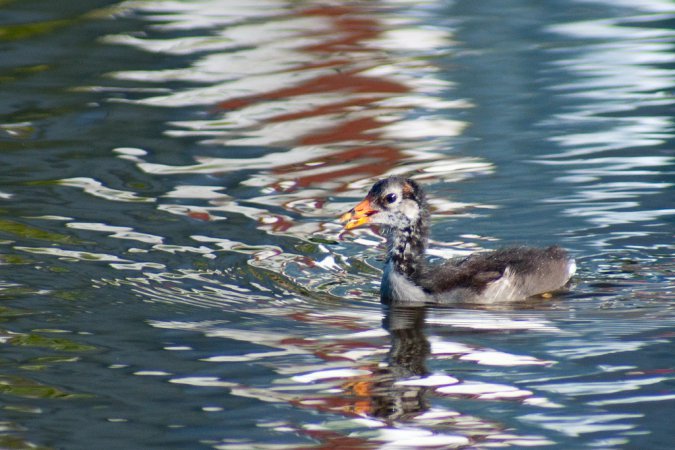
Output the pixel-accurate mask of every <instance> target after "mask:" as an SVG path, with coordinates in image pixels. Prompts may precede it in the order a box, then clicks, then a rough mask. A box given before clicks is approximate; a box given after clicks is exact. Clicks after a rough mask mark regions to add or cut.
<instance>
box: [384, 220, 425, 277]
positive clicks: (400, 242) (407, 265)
mask: <svg viewBox="0 0 675 450" xmlns="http://www.w3.org/2000/svg"><path fill="white" fill-rule="evenodd" d="M427 234H428V231H427V227H426V223H425V221H424V220H423V219H421V220H419V221H417V222H416V223H413V224H411V225H409V226H406V227H402V228H396V229H394V230H393V231H392V232H391V234H390V235H389V237H388V239H387V242H388V245H389V252H388V254H389V258H388V259H389V260H390V261H391V262H392V263H393V266H394V270H396V271H397V272H399V273H401V274H404V275H406V276H408V277H410V278H414V275H415V273H416V272H418V271H419V268H420V267H419V266H420V264H421V263H422V257H423V256H424V252H425V250H426V247H427Z"/></svg>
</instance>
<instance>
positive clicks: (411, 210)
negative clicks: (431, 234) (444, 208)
mask: <svg viewBox="0 0 675 450" xmlns="http://www.w3.org/2000/svg"><path fill="white" fill-rule="evenodd" d="M426 208H427V205H426V198H425V195H424V191H423V190H422V188H421V187H420V185H419V184H417V183H416V182H415V181H413V180H410V179H407V178H403V177H389V178H385V179H382V180H380V181H378V182H377V183H375V184H374V185H373V187H372V188H370V191H369V192H368V195H366V198H365V199H363V200H362V201H361V202H360V203H359V204H358V205H356V206H355V207H353V208H352V209H350V210H349V211H347V212H346V213H344V214H343V215H342V216H341V217H340V221H341V222H342V223H343V224H344V228H345V230H351V229H354V228H358V227H361V226H363V225H381V226H385V227H390V228H395V229H396V228H398V229H404V228H406V227H410V226H411V225H413V224H415V223H417V222H418V221H419V220H421V219H423V218H425V217H426V215H427V211H426Z"/></svg>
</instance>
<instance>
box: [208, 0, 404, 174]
mask: <svg viewBox="0 0 675 450" xmlns="http://www.w3.org/2000/svg"><path fill="white" fill-rule="evenodd" d="M294 14H295V15H298V16H305V17H314V18H319V19H321V20H322V21H323V22H325V23H327V24H328V26H326V27H324V28H322V30H321V32H319V33H317V34H318V35H319V36H320V38H321V42H320V43H314V44H311V45H307V46H305V47H304V48H302V49H300V50H301V51H303V52H309V53H312V54H313V57H312V58H311V60H312V62H311V63H302V64H299V65H298V66H297V67H296V68H295V69H294V70H297V71H306V70H315V69H317V68H319V67H320V68H330V69H331V71H330V72H328V73H325V72H323V73H321V74H318V75H317V76H315V77H313V78H310V79H307V80H303V81H301V82H299V83H298V84H295V85H293V86H288V87H283V88H280V89H276V90H273V91H268V92H264V93H260V94H256V95H254V96H247V97H241V98H235V99H231V100H227V101H224V102H220V103H219V104H218V108H219V109H221V110H233V109H242V108H245V107H247V106H249V105H252V104H255V103H260V102H270V101H284V100H286V99H289V98H294V97H302V96H309V95H321V96H323V97H325V98H328V99H332V100H329V102H328V103H325V102H317V103H316V104H313V103H312V102H308V103H307V104H306V105H305V107H304V108H303V109H302V110H301V111H292V112H283V113H280V114H277V115H275V116H272V117H269V118H267V119H266V122H267V123H284V122H288V121H297V120H302V119H308V118H316V117H328V118H329V122H330V127H325V128H320V129H314V130H312V129H309V130H308V133H307V134H304V135H301V136H296V137H295V139H294V144H295V145H300V146H331V147H333V151H332V152H331V154H330V155H329V156H326V155H317V156H315V157H313V156H312V154H311V153H310V152H309V151H308V155H307V160H306V163H305V165H304V166H303V165H298V164H297V163H296V164H289V165H280V166H276V167H274V168H272V172H273V173H275V174H277V175H282V178H284V179H288V178H291V179H293V181H294V182H295V183H296V185H297V186H298V187H306V186H309V185H313V184H317V183H324V182H328V181H339V180H349V179H352V180H353V179H356V178H366V177H376V176H380V175H383V174H385V173H387V171H389V170H390V169H391V168H393V167H394V166H396V165H397V164H398V163H400V162H401V161H402V160H403V159H404V158H405V155H404V154H403V153H402V149H401V148H399V147H398V146H396V145H392V144H391V143H390V142H387V139H385V138H384V136H383V135H382V133H381V131H380V129H381V128H382V126H383V124H385V123H386V122H384V121H382V120H381V119H380V118H379V117H378V116H380V115H382V114H385V113H389V112H390V111H385V110H383V108H382V107H380V106H378V102H380V101H381V100H383V99H386V98H390V97H394V96H398V95H401V94H405V93H409V92H411V90H412V88H411V87H410V86H408V85H406V83H404V82H402V81H400V80H396V79H393V78H391V77H386V76H373V75H370V74H368V73H367V72H368V71H369V70H372V69H375V68H377V67H379V66H381V65H382V64H387V63H388V62H387V61H386V60H383V57H382V55H381V53H382V52H381V50H379V49H378V48H377V47H376V46H373V45H372V44H369V42H371V41H373V40H375V39H377V38H378V37H379V36H380V35H381V34H382V32H383V30H384V29H385V28H386V27H384V26H383V25H382V24H381V23H379V22H378V18H377V16H375V15H372V14H369V11H367V8H366V6H365V5H359V4H351V5H324V6H319V7H314V8H308V9H300V10H298V11H296V12H295V13H294ZM317 34H314V35H312V36H311V37H312V38H314V39H316V37H317ZM307 166H309V167H310V170H307ZM316 166H323V167H322V170H316ZM326 166H329V168H326ZM339 184H341V183H338V185H339Z"/></svg>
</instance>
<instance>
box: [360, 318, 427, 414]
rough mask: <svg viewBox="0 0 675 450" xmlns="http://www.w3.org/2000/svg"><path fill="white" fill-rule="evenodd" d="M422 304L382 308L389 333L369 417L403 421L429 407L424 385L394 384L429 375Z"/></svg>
mask: <svg viewBox="0 0 675 450" xmlns="http://www.w3.org/2000/svg"><path fill="white" fill-rule="evenodd" d="M425 317H426V308H424V307H418V308H414V307H398V306H392V307H385V316H384V319H383V321H382V326H383V328H384V329H385V330H387V331H388V332H389V334H390V336H391V348H390V350H389V354H388V355H387V366H386V367H385V368H383V369H382V373H381V374H380V375H381V377H378V378H379V381H378V382H377V383H376V384H377V387H376V389H374V390H373V394H374V395H373V409H372V411H371V414H372V416H374V417H377V418H380V419H388V420H406V419H410V418H413V417H414V416H416V415H418V414H421V413H423V412H424V411H426V410H427V409H429V405H428V402H427V401H425V396H426V394H427V391H428V390H429V388H428V387H425V386H410V385H405V384H398V383H397V381H400V380H407V379H410V378H413V377H425V376H427V375H429V371H428V370H427V367H426V359H427V357H428V356H429V355H430V354H431V345H430V344H429V341H428V340H427V338H426V336H425V334H424V320H425Z"/></svg>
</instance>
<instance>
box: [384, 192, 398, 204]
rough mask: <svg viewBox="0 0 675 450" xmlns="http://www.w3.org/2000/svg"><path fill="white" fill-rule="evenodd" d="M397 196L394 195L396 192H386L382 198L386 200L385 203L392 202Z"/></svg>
mask: <svg viewBox="0 0 675 450" xmlns="http://www.w3.org/2000/svg"><path fill="white" fill-rule="evenodd" d="M397 198H398V197H396V194H387V195H386V196H385V197H384V199H385V200H386V201H387V203H394V202H395V201H396V199H397Z"/></svg>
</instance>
